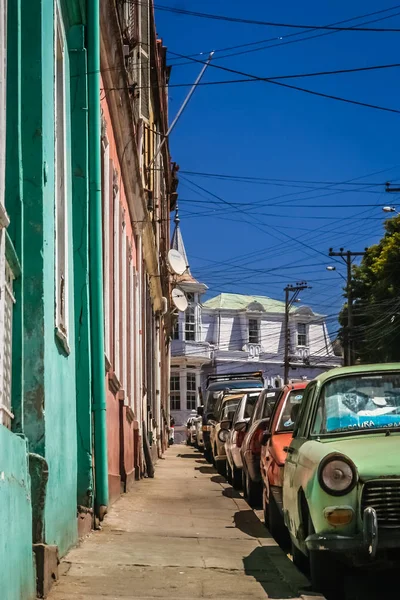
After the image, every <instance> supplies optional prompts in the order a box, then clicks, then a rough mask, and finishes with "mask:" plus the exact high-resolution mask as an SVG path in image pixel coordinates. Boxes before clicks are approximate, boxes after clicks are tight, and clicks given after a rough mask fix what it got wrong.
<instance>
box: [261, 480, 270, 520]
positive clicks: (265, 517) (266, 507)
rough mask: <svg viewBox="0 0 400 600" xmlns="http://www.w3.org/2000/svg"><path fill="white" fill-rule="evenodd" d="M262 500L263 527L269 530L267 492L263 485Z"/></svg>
mask: <svg viewBox="0 0 400 600" xmlns="http://www.w3.org/2000/svg"><path fill="white" fill-rule="evenodd" d="M262 498H263V513H264V525H265V527H266V528H267V529H268V530H269V510H268V499H267V490H266V488H265V485H263V490H262Z"/></svg>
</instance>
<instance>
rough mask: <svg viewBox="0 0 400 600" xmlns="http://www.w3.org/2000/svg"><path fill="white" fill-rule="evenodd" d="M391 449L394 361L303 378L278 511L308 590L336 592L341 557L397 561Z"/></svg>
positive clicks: (398, 520) (399, 483)
mask: <svg viewBox="0 0 400 600" xmlns="http://www.w3.org/2000/svg"><path fill="white" fill-rule="evenodd" d="M294 416H295V415H292V418H293V417H294ZM399 453H400V363H396V364H379V365H364V366H361V365H360V366H354V367H344V368H339V369H333V370H331V371H328V372H326V373H324V374H322V375H320V376H318V377H317V378H316V379H314V380H313V381H312V382H311V383H309V385H308V387H307V390H306V391H305V394H304V398H303V402H302V405H301V408H300V413H299V415H298V418H297V420H296V424H295V427H294V431H293V440H292V442H291V444H290V446H289V447H288V448H287V459H286V463H285V468H284V478H283V513H284V519H285V523H286V526H287V527H288V530H289V534H290V538H291V541H292V547H293V550H292V552H293V557H294V560H295V562H297V564H304V563H307V562H308V563H309V567H310V573H311V581H312V585H313V588H314V589H315V590H317V591H319V592H322V593H329V592H331V593H335V594H336V595H337V596H338V597H340V598H341V597H344V594H342V590H341V589H340V588H341V586H342V583H343V577H341V575H340V573H341V568H342V566H343V565H344V564H347V565H350V566H352V567H360V566H361V567H362V566H364V567H365V566H366V567H367V568H368V569H369V570H370V569H371V568H373V567H374V566H378V565H380V566H382V565H384V566H386V565H387V566H389V565H391V564H392V565H393V564H396V563H397V565H398V564H399V552H400V460H399Z"/></svg>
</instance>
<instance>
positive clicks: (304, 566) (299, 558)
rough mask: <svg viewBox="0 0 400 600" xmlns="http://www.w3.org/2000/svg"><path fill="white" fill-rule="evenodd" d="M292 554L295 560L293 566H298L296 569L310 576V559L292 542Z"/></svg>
mask: <svg viewBox="0 0 400 600" xmlns="http://www.w3.org/2000/svg"><path fill="white" fill-rule="evenodd" d="M290 553H291V555H292V558H293V564H295V565H296V567H297V568H298V569H299V571H301V572H302V573H304V574H305V575H308V572H309V570H310V565H309V562H308V557H307V556H306V555H305V554H303V553H302V551H301V550H299V549H298V547H297V546H295V545H294V543H293V542H291V552H290Z"/></svg>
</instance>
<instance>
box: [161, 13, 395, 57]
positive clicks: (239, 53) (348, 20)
mask: <svg viewBox="0 0 400 600" xmlns="http://www.w3.org/2000/svg"><path fill="white" fill-rule="evenodd" d="M397 8H400V5H399V4H397V5H396V6H392V7H391V8H385V9H381V10H378V11H375V12H372V13H366V14H363V15H359V16H357V17H351V18H350V19H344V20H342V21H336V22H335V23H329V25H331V26H334V25H341V24H343V23H349V22H350V21H358V20H360V19H364V18H366V17H372V16H375V15H378V14H383V13H387V12H391V11H393V10H396V9H397ZM398 14H399V13H394V14H392V15H387V16H384V17H381V18H379V19H372V20H370V21H364V22H362V23H359V25H368V24H370V23H378V22H380V21H385V20H387V19H391V18H392V17H395V16H397V15H398ZM307 33H309V31H308V30H304V31H300V32H298V31H296V32H294V33H287V34H285V35H282V36H279V37H277V36H274V37H272V38H269V39H264V40H259V41H258V42H250V43H247V44H239V45H236V46H229V47H227V48H218V49H216V50H215V52H227V51H229V50H237V49H239V48H245V47H249V46H256V45H259V44H265V43H268V42H276V41H277V40H286V39H287V38H294V37H296V38H298V36H301V35H306V34H307ZM337 33H339V32H338V31H327V32H324V33H318V34H316V35H311V36H310V35H309V36H307V37H304V38H300V39H290V40H288V41H284V42H281V43H275V44H271V45H268V46H262V47H261V48H252V49H249V50H245V51H243V52H236V53H231V54H226V55H224V56H216V57H215V58H214V61H215V60H222V59H224V58H230V57H233V56H239V55H242V54H248V53H251V52H259V51H261V50H268V49H269V48H276V47H278V46H286V45H289V44H297V43H299V42H306V41H308V40H312V39H315V38H320V37H325V36H327V35H335V34H337ZM209 52H210V51H207V52H198V53H197V54H191V55H190V57H193V56H194V57H195V56H201V55H203V54H209ZM173 60H179V59H178V58H175V59H174V58H172V59H171V61H173ZM187 64H190V61H186V62H181V63H172V66H174V67H177V66H181V65H187Z"/></svg>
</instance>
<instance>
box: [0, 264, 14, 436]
mask: <svg viewBox="0 0 400 600" xmlns="http://www.w3.org/2000/svg"><path fill="white" fill-rule="evenodd" d="M13 282H14V275H13V272H12V270H11V267H10V265H9V264H8V262H7V261H6V262H5V282H4V346H3V398H2V405H1V411H0V415H1V422H2V424H3V425H5V426H6V427H7V428H8V429H11V420H12V418H13V417H14V415H13V414H12V412H11V377H12V328H13V310H14V304H15V298H14V291H13Z"/></svg>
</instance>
